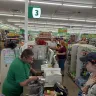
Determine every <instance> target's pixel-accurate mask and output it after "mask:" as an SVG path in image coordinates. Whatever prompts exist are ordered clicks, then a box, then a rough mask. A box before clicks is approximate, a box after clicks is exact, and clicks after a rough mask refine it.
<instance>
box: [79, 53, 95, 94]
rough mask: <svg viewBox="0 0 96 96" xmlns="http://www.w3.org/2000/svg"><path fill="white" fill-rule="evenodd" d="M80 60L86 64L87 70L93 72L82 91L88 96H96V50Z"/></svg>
mask: <svg viewBox="0 0 96 96" xmlns="http://www.w3.org/2000/svg"><path fill="white" fill-rule="evenodd" d="M80 60H81V61H82V62H84V63H85V64H86V68H87V71H88V72H90V73H91V75H90V77H89V79H88V81H87V82H86V83H85V86H84V87H83V88H82V92H83V94H85V95H86V96H96V52H91V53H89V54H87V55H86V56H84V57H81V58H80Z"/></svg>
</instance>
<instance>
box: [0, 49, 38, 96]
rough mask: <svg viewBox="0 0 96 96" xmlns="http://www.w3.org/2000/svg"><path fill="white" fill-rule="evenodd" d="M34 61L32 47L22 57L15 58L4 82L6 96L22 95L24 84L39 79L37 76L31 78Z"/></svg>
mask: <svg viewBox="0 0 96 96" xmlns="http://www.w3.org/2000/svg"><path fill="white" fill-rule="evenodd" d="M32 62H33V52H32V51H31V50H30V49H25V50H24V51H23V52H22V54H21V57H20V58H19V57H18V58H15V60H14V61H13V62H12V64H11V65H10V68H9V71H8V73H7V77H6V79H5V81H4V83H3V86H2V94H4V95H5V96H20V95H21V94H22V92H23V86H26V85H27V84H28V83H29V82H31V81H32V80H37V79H38V77H37V76H33V77H31V78H29V73H30V64H32Z"/></svg>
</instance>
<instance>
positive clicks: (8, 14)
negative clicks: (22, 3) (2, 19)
mask: <svg viewBox="0 0 96 96" xmlns="http://www.w3.org/2000/svg"><path fill="white" fill-rule="evenodd" d="M0 16H10V17H12V16H13V17H25V16H23V15H14V14H2V13H1V14H0Z"/></svg>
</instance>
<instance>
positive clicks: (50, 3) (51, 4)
mask: <svg viewBox="0 0 96 96" xmlns="http://www.w3.org/2000/svg"><path fill="white" fill-rule="evenodd" d="M31 3H37V4H48V5H62V4H61V3H50V2H37V1H31Z"/></svg>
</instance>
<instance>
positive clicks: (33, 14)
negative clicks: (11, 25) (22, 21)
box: [28, 6, 41, 18]
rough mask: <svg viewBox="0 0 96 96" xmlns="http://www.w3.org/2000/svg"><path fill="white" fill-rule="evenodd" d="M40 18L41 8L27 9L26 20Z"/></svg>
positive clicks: (30, 7)
mask: <svg viewBox="0 0 96 96" xmlns="http://www.w3.org/2000/svg"><path fill="white" fill-rule="evenodd" d="M40 16H41V8H40V7H32V6H29V8H28V18H40Z"/></svg>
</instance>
